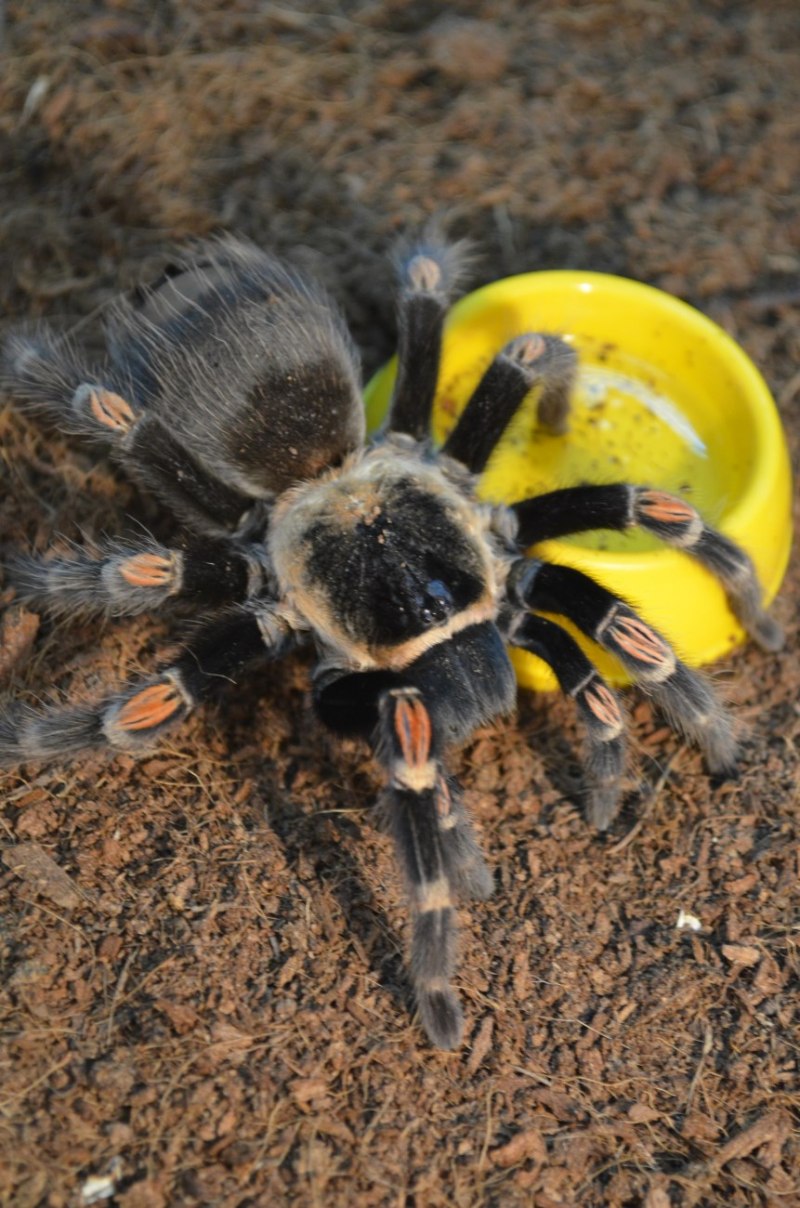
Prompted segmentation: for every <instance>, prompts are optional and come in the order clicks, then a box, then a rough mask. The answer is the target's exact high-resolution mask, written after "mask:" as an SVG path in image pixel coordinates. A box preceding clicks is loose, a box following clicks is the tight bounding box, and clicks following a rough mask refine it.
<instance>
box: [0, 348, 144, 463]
mask: <svg viewBox="0 0 800 1208" xmlns="http://www.w3.org/2000/svg"><path fill="white" fill-rule="evenodd" d="M0 385H2V386H3V388H4V389H5V390H7V391H8V392H9V393H10V394H11V395H12V397H13V399H14V401H15V403H16V404H17V405H18V407H19V408H20V410H21V411H24V412H26V413H28V414H30V415H32V416H33V417H34V418H36V419H42V420H44V421H45V422H47V423H49V424H51V425H52V426H53V427H55V428H57V429H58V430H59V431H60V432H64V433H66V434H67V435H69V436H82V437H85V438H86V439H88V440H93V441H100V442H101V443H103V444H112V445H113V444H115V443H117V442H118V441H119V440H120V439H121V438H122V437H123V436H124V435H125V434H126V433H127V432H129V431H130V430H131V428H132V427H133V426H134V424H135V423H136V421H137V419H138V418H139V412H138V409H137V408H136V407H134V406H132V405H131V403H130V402H129V401H128V400H127V399H125V398H123V397H122V395H121V394H120V393H118V392H117V391H118V387H117V386H115V385H114V384H112V382H111V380H110V378H109V373H108V370H107V369H97V368H95V367H94V366H92V365H91V364H90V363H89V362H87V361H84V359H83V358H82V356H81V354H80V353H79V351H78V350H77V349H76V348H75V347H74V346H73V345H72V344H71V343H70V342H69V341H68V340H65V339H60V338H59V337H58V336H56V334H55V333H54V332H52V331H50V329H49V328H47V327H44V326H42V327H38V328H36V329H34V330H32V331H19V332H12V334H11V335H9V336H8V337H7V338H6V340H5V341H4V344H3V348H2V355H0Z"/></svg>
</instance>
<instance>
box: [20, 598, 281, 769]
mask: <svg viewBox="0 0 800 1208" xmlns="http://www.w3.org/2000/svg"><path fill="white" fill-rule="evenodd" d="M296 641H297V637H296V635H295V634H294V633H293V631H292V630H291V629H290V628H289V626H288V625H287V623H286V622H285V621H284V620H283V619H282V618H281V617H279V616H278V615H277V613H276V611H275V609H274V608H273V607H272V606H271V605H264V604H251V605H248V606H245V607H240V608H238V609H236V610H234V611H231V612H229V613H227V614H224V615H223V616H221V617H219V618H217V619H216V620H214V621H212V622H210V623H209V624H207V625H204V626H203V627H202V628H201V629H199V630H198V632H197V634H196V635H195V637H194V638H193V640H192V641H191V642H190V643H189V644H188V646H187V647H186V649H185V650H184V652H183V654H181V655H180V656H179V658H177V659H176V660H175V661H174V662H172V663H170V664H168V665H167V666H165V667H162V668H161V669H160V671H159V672H158V673H157V674H156V675H155V676H152V677H150V678H148V679H146V680H139V681H138V682H135V683H133V684H129V685H128V686H126V687H124V688H122V689H120V690H119V691H117V692H114V693H112V694H111V695H109V696H107V697H105V698H104V699H103V700H101V701H98V702H96V703H94V704H87V705H76V706H72V707H67V708H53V709H48V710H44V711H35V710H32V709H21V710H16V711H14V712H10V713H7V714H5V715H3V716H0V763H18V762H21V761H23V760H26V759H43V758H50V757H52V756H56V755H62V754H66V753H68V752H72V751H79V750H86V749H91V748H95V749H96V748H103V747H107V746H111V747H113V748H115V749H117V750H123V751H132V752H139V751H142V750H146V749H148V748H149V747H151V746H152V745H153V743H155V742H156V741H157V740H158V739H159V738H160V737H161V735H162V734H163V733H164V731H165V730H167V729H169V728H171V727H172V726H174V725H176V724H177V723H178V722H181V721H183V720H184V719H185V718H186V717H187V716H188V715H189V713H190V712H191V711H192V710H193V709H194V708H196V707H197V705H199V704H200V703H201V702H203V701H205V700H207V699H209V698H210V697H212V696H214V695H216V693H217V691H218V689H219V688H220V686H221V685H222V684H230V683H234V684H235V683H237V682H238V678H239V676H240V674H241V673H242V672H243V671H245V670H246V669H247V668H248V667H249V666H250V665H251V664H252V663H254V662H256V661H258V660H260V659H270V660H274V659H278V658H281V657H283V655H284V654H286V653H287V652H288V650H289V649H290V648H291V647H292V646H293V645H294V644H295V642H296Z"/></svg>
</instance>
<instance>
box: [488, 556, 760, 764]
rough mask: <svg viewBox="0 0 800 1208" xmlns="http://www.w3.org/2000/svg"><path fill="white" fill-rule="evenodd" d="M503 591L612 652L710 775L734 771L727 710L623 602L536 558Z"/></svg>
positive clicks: (520, 566)
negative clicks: (694, 746)
mask: <svg viewBox="0 0 800 1208" xmlns="http://www.w3.org/2000/svg"><path fill="white" fill-rule="evenodd" d="M510 592H511V593H512V594H513V596H514V597H515V598H516V599H517V600H518V601H519V602H520V603H521V604H523V605H524V606H525V607H526V608H529V609H531V610H533V611H541V612H552V613H557V614H559V615H560V616H564V617H567V618H569V620H570V621H572V622H573V624H574V625H576V626H577V627H578V629H580V630H581V632H582V633H585V634H586V635H587V636H588V637H590V638H592V639H594V641H596V642H597V643H598V644H599V645H600V646H602V647H603V649H605V650H608V651H610V653H611V654H613V655H615V656H616V657H617V658H618V659H619V661H620V662H621V663H622V665H623V667H625V669H626V670H627V671H628V672H629V673H630V674H631V675H632V676H633V678H634V680H635V681H636V683H637V684H639V685H640V686H641V687H642V688H643V689H644V690H645V691H646V692H647V693H648V694H649V695H650V696H652V697H653V699H654V700H655V701H656V703H657V704H658V706H659V708H660V709H661V710H662V711H663V712H664V713H665V714H666V716H667V717H668V719H669V721H670V723H671V725H673V726H674V727H675V728H676V729H677V730H679V731H680V732H681V733H682V734H683V735H684V736H685V737H686V738H688V739H690V740H691V741H693V742H695V743H697V745H698V746H699V747H700V748H701V750H702V751H703V753H704V755H705V758H706V763H707V764H708V768H709V771H710V772H711V773H712V774H714V775H729V774H731V773H732V772H733V771H734V769H735V766H736V753H737V744H736V740H735V738H734V736H733V729H732V725H731V719H730V717H729V716H728V714H727V712H726V710H725V709H724V708H723V706H722V705H721V703H720V702H719V700H718V699H717V698H716V696H715V695H714V692H713V690H712V689H711V687H710V686H709V684H708V683H707V681H706V680H705V679H704V678H703V676H701V675H699V674H698V673H697V672H696V671H692V670H691V669H690V668H689V667H687V666H686V664H685V663H683V662H681V660H680V659H679V658H678V656H677V655H676V653H675V651H674V650H673V649H672V647H671V646H670V645H669V643H668V642H667V640H666V639H665V638H664V637H663V636H662V635H661V634H660V633H659V632H658V631H657V630H656V629H653V628H652V626H650V625H648V624H647V623H646V622H645V621H643V620H642V618H641V617H640V616H639V615H638V614H637V613H636V612H635V611H634V609H633V608H631V607H630V605H629V604H627V603H626V602H625V601H624V600H621V599H620V598H619V597H618V596H615V595H614V594H613V593H612V592H610V591H608V590H607V588H605V587H601V586H600V584H599V583H596V582H595V581H594V580H593V579H591V578H589V576H588V575H585V574H584V573H583V572H582V571H579V570H574V569H573V568H572V567H568V566H555V565H553V564H552V563H548V562H541V561H539V559H537V558H522V559H520V560H519V561H517V562H515V563H514V564H513V565H512V568H511V573H510Z"/></svg>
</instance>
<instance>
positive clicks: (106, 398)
mask: <svg viewBox="0 0 800 1208" xmlns="http://www.w3.org/2000/svg"><path fill="white" fill-rule="evenodd" d="M89 410H90V411H91V413H92V415H93V416H94V418H95V419H96V420H97V422H98V423H99V424H102V425H103V427H104V428H111V429H112V430H113V431H114V432H130V430H131V428H132V427H133V425H134V424H135V423H136V413H135V412H134V411H133V409H132V408H131V406H130V404H129V403H126V402H125V399H124V398H121V397H120V395H118V394H114V393H113V391H111V390H92V392H91V393H90V395H89Z"/></svg>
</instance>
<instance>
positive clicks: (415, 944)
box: [376, 688, 488, 1049]
mask: <svg viewBox="0 0 800 1208" xmlns="http://www.w3.org/2000/svg"><path fill="white" fill-rule="evenodd" d="M379 717H380V720H379V724H378V731H377V744H376V745H377V754H378V758H379V759H380V761H381V763H382V764H383V766H384V768H385V769H386V773H387V777H388V785H387V788H386V790H385V792H384V795H383V798H382V802H381V804H382V806H383V809H384V810H385V812H386V815H387V817H388V820H389V829H390V831H391V833H392V836H393V838H394V841H395V848H396V851H397V856H398V859H399V862H400V864H401V867H402V869H403V872H404V874H405V879H406V883H407V886H408V892H409V896H410V899H411V910H412V940H411V976H412V980H413V983H414V989H415V992H416V996H417V1002H418V1005H419V1010H420V1015H421V1016H422V1022H423V1025H424V1027H425V1031H426V1032H427V1034H428V1036H429V1037H430V1039H431V1041H432V1042H433V1043H434V1044H435V1045H437V1046H438V1047H439V1048H443V1049H453V1048H456V1047H457V1046H458V1044H459V1043H460V1041H461V1034H462V1031H463V1016H462V1013H461V1008H460V1006H459V1003H458V999H457V998H456V995H455V993H454V991H453V989H452V987H451V985H450V980H451V978H452V976H453V973H454V970H455V958H456V920H455V910H454V907H453V894H454V889H455V887H456V884H457V883H458V881H459V876H460V872H463V871H464V870H466V868H467V867H468V866H469V864H470V862H471V861H472V858H473V856H474V850H473V845H474V840H472V841H471V842H470V838H471V836H470V838H465V836H466V835H467V833H468V832H466V830H465V828H464V827H463V825H460V818H459V810H460V808H461V807H460V806H459V805H458V804H457V797H456V796H455V795H454V794H453V793H452V792H451V789H450V786H449V784H448V783H447V781H446V780H445V778H444V776H443V773H442V769H441V764H440V761H439V757H438V753H437V741H436V735H435V733H434V728H433V725H432V722H431V716H430V713H429V712H428V709H427V708H426V706H425V704H424V702H423V700H422V695H421V693H420V692H418V691H417V689H416V688H399V689H393V690H392V691H390V692H386V693H384V694H383V695H382V697H381V699H380V702H379ZM459 830H460V835H459V836H458V837H456V835H457V833H458V832H459ZM481 863H482V861H481ZM487 875H488V874H487ZM471 879H472V878H471V875H470V876H469V877H468V880H470V882H471Z"/></svg>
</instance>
